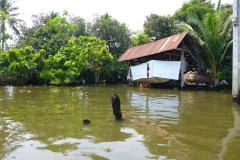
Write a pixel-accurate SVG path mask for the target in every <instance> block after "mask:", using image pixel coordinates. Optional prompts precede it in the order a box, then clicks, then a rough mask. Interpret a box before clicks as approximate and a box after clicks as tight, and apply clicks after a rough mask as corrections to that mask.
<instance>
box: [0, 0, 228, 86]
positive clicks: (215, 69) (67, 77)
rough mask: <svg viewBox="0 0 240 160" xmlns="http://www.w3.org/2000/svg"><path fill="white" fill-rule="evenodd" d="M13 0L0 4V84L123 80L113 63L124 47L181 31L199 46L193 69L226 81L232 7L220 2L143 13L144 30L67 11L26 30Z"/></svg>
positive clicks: (193, 1)
mask: <svg viewBox="0 0 240 160" xmlns="http://www.w3.org/2000/svg"><path fill="white" fill-rule="evenodd" d="M13 2H14V1H12V0H0V11H1V14H0V17H1V18H0V25H1V33H0V34H1V42H2V45H1V48H2V51H1V52H0V84H9V83H11V84H29V83H31V84H55V85H66V84H78V83H81V80H82V79H85V80H86V82H87V83H96V84H98V83H99V82H102V81H104V82H105V81H106V82H107V83H122V82H126V74H127V71H128V67H129V64H128V63H127V62H117V60H118V59H119V57H120V56H121V55H122V54H123V53H124V52H125V51H126V50H127V49H128V48H130V47H134V46H138V45H142V44H145V43H149V42H152V41H153V40H158V39H161V38H165V37H167V36H171V35H172V34H175V33H179V32H182V31H183V30H187V31H188V32H189V33H190V34H192V35H193V36H194V38H196V41H197V42H199V46H200V48H201V53H200V54H199V55H200V56H199V57H198V59H197V60H198V65H199V67H200V69H202V70H206V69H209V68H211V69H212V74H211V77H212V81H213V83H214V80H215V79H216V78H220V79H229V78H231V70H232V65H231V64H232V50H231V40H232V35H231V34H232V33H231V23H230V22H231V21H230V19H231V17H230V16H231V14H232V6H231V5H224V6H223V5H221V3H219V5H218V7H217V9H215V8H214V7H215V6H214V4H212V3H211V1H207V0H190V1H189V2H185V3H184V4H183V5H182V6H181V7H180V8H179V9H178V10H177V11H176V12H175V14H174V15H173V16H170V15H166V16H165V15H157V14H150V15H147V16H146V20H145V21H144V22H143V31H134V32H131V31H130V30H129V29H128V27H127V25H126V24H125V23H120V22H118V21H117V20H116V19H114V18H113V17H111V15H109V14H108V13H106V14H104V15H95V17H93V19H92V20H91V21H86V20H85V19H83V18H81V17H80V16H75V15H69V14H68V13H67V11H64V12H63V14H62V15H61V14H59V13H56V12H49V13H41V14H39V15H33V26H32V27H27V26H25V25H24V23H22V21H21V20H19V19H17V16H18V13H15V12H16V11H17V10H18V8H17V7H15V6H14V3H13ZM6 23H7V24H8V26H7V25H6ZM179 26H181V27H179ZM7 27H10V28H12V29H13V30H14V31H15V32H14V33H15V38H14V40H15V43H14V44H12V48H9V47H8V48H6V47H4V46H6V45H5V43H6V40H7V39H9V38H11V37H13V36H14V35H9V34H8V33H7V32H6V29H7ZM4 48H6V49H7V50H6V51H4ZM206 59H207V61H206Z"/></svg>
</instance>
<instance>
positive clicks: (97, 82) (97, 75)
mask: <svg viewBox="0 0 240 160" xmlns="http://www.w3.org/2000/svg"><path fill="white" fill-rule="evenodd" d="M94 74H95V84H96V85H98V84H99V77H100V76H99V71H97V72H95V73H94Z"/></svg>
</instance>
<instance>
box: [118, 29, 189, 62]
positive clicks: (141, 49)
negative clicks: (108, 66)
mask: <svg viewBox="0 0 240 160" xmlns="http://www.w3.org/2000/svg"><path fill="white" fill-rule="evenodd" d="M186 35H187V32H182V33H179V34H175V35H173V36H170V37H166V38H163V39H160V40H157V41H154V42H151V43H147V44H143V45H140V46H137V47H133V48H129V49H128V50H127V51H126V52H125V53H124V54H123V55H122V56H121V57H120V58H119V59H118V61H119V62H120V61H127V60H131V59H135V58H140V57H145V56H149V55H153V54H157V53H161V52H165V51H170V50H173V49H176V48H177V47H178V45H179V44H180V42H181V41H182V40H183V38H184V37H185V36H186Z"/></svg>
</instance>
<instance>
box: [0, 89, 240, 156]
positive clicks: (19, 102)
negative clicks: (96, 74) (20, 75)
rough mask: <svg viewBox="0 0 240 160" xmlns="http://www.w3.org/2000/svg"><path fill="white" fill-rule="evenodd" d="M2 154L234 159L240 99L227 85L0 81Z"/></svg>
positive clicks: (238, 152) (239, 148) (239, 150)
mask: <svg viewBox="0 0 240 160" xmlns="http://www.w3.org/2000/svg"><path fill="white" fill-rule="evenodd" d="M113 93H117V94H118V95H119V97H120V100H121V110H122V114H123V120H122V121H116V120H115V118H114V115H113V113H112V107H111V101H110V96H111V95H112V94H113ZM85 118H87V119H90V120H91V123H90V124H88V125H84V124H83V123H82V121H83V119H85ZM0 159H2V160H10V159H14V160H43V159H45V160H79V159H81V160H168V159H171V160H172V159H174V160H188V159H190V160H198V159H199V160H203V159H204V160H215V159H216V160H218V159H219V160H225V159H226V160H228V159H231V160H235V159H236V160H239V159H240V105H236V104H233V103H232V98H231V93H230V92H211V91H207V92H205V91H178V90H165V89H164V90H163V89H156V88H155V89H154V88H143V89H141V90H140V89H139V88H138V87H128V86H101V87H11V86H6V87H0Z"/></svg>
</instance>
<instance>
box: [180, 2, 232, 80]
mask: <svg viewBox="0 0 240 160" xmlns="http://www.w3.org/2000/svg"><path fill="white" fill-rule="evenodd" d="M231 19H232V16H228V15H227V14H225V13H224V10H223V9H222V8H221V0H219V1H218V4H217V7H216V9H215V10H214V11H213V12H210V13H207V14H206V15H205V18H204V19H203V20H202V21H200V20H199V18H198V17H197V15H196V14H195V13H193V14H190V15H189V16H188V24H187V23H180V24H178V27H180V28H181V29H183V30H185V31H188V32H189V33H190V34H191V35H192V36H193V37H194V38H196V40H197V41H198V43H199V45H200V47H201V50H202V53H201V54H199V56H198V64H199V67H200V68H201V69H204V70H206V69H208V68H211V70H212V72H211V73H210V77H211V80H212V83H213V84H214V85H217V83H216V82H215V81H216V79H217V72H219V71H220V70H221V68H222V67H223V62H224V59H225V57H226V51H227V49H228V48H229V46H230V44H231V43H232V40H231V37H230V36H229V35H230V30H231V27H232V22H231ZM191 25H192V26H195V28H196V26H197V28H196V29H195V30H194V29H193V27H192V26H191Z"/></svg>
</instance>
